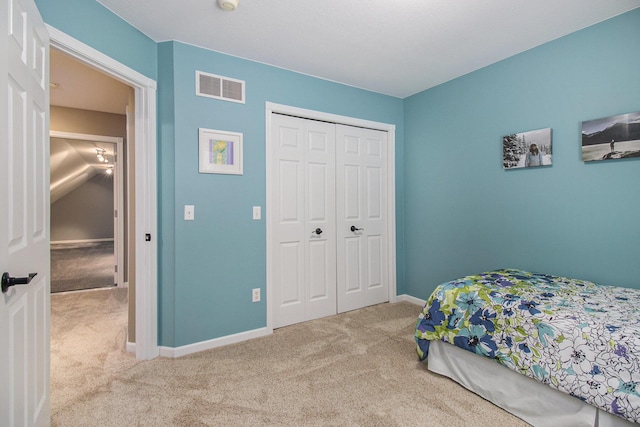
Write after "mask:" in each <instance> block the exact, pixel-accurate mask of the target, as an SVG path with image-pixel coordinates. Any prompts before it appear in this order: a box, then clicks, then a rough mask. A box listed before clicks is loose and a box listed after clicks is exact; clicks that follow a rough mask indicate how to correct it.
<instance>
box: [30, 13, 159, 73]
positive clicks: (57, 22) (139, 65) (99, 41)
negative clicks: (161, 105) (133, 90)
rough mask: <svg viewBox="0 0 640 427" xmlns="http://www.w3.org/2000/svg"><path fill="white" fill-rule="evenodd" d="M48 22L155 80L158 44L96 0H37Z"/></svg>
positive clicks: (43, 16) (43, 17) (45, 20)
mask: <svg viewBox="0 0 640 427" xmlns="http://www.w3.org/2000/svg"><path fill="white" fill-rule="evenodd" d="M35 2H36V5H37V6H38V10H39V11H40V14H41V15H42V19H44V22H45V23H47V24H48V25H51V26H52V27H55V28H56V29H58V30H60V31H62V32H64V33H65V34H67V35H69V36H71V37H73V38H75V39H77V40H80V41H81V42H83V43H84V44H86V45H89V46H91V47H92V48H94V49H96V50H98V51H100V52H102V53H104V54H105V55H107V56H109V57H111V58H113V59H115V60H116V61H118V62H121V63H122V64H125V65H126V66H128V67H130V68H132V69H134V70H136V71H137V72H139V73H140V74H143V75H145V76H147V77H149V78H151V79H153V80H156V79H157V52H156V50H157V47H156V46H157V45H156V43H155V42H154V41H153V40H151V39H150V38H149V37H147V36H146V35H144V34H143V33H141V32H140V31H139V30H137V29H136V28H134V27H132V26H131V25H129V24H128V23H127V22H125V21H124V20H122V19H121V18H120V17H118V16H117V15H115V14H113V13H112V12H111V11H109V10H108V9H106V8H105V7H104V6H102V5H101V4H99V3H98V2H96V1H95V0H55V1H54V0H35Z"/></svg>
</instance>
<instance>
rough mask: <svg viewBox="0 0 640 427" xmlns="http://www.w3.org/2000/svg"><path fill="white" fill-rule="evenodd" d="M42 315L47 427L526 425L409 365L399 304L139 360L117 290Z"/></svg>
mask: <svg viewBox="0 0 640 427" xmlns="http://www.w3.org/2000/svg"><path fill="white" fill-rule="evenodd" d="M123 291H124V292H123ZM51 306H52V314H51V318H52V328H51V334H52V336H51V343H52V344H51V347H52V350H51V375H52V380H51V404H52V425H53V426H85V425H87V426H88V425H91V426H97V425H99V426H478V425H500V426H525V425H527V424H525V423H524V422H523V421H521V420H519V419H517V418H515V417H513V416H512V415H510V414H508V413H507V412H505V411H503V410H501V409H499V408H497V407H496V406H494V405H493V404H491V403H489V402H487V401H485V400H483V399H482V398H480V397H478V396H476V395H474V394H472V393H471V392H469V391H467V390H466V389H464V388H462V387H461V386H459V385H458V384H456V383H454V382H453V381H451V380H449V379H447V378H444V377H440V376H438V375H435V374H433V373H431V372H429V371H428V370H427V369H426V366H425V364H422V363H419V362H418V361H417V356H416V353H415V348H414V345H415V344H414V341H413V328H414V323H415V319H416V317H417V315H418V312H419V311H420V307H418V306H415V305H412V304H409V303H397V304H381V305H378V306H373V307H368V308H365V309H362V310H356V311H352V312H349V313H344V314H341V315H337V316H332V317H329V318H325V319H319V320H314V321H311V322H306V323H302V324H298V325H293V326H289V327H286V328H282V329H278V330H276V331H275V332H274V334H273V335H271V336H267V337H263V338H258V339H254V340H251V341H247V342H243V343H240V344H235V345H230V346H226V347H221V348H217V349H212V350H208V351H203V352H200V353H196V354H192V355H189V356H185V357H182V358H179V359H167V358H161V357H160V358H157V359H155V360H151V361H143V362H139V361H136V360H135V359H134V358H133V356H132V355H130V354H127V353H126V352H125V341H126V334H125V332H126V289H118V288H114V289H107V290H98V291H89V292H80V293H69V294H58V295H53V296H52V297H51Z"/></svg>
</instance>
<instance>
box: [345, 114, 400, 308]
mask: <svg viewBox="0 0 640 427" xmlns="http://www.w3.org/2000/svg"><path fill="white" fill-rule="evenodd" d="M336 133H337V137H336V146H337V149H336V152H337V155H336V169H337V171H338V176H337V226H336V227H337V234H338V236H337V239H338V247H337V268H338V273H337V274H338V276H337V280H338V313H343V312H345V311H349V310H355V309H357V308H362V307H367V306H370V305H374V304H379V303H382V302H386V301H388V300H389V282H388V266H389V260H388V256H387V241H386V240H387V214H386V213H387V159H386V153H387V132H383V131H379V130H372V129H364V128H359V127H353V126H344V125H336Z"/></svg>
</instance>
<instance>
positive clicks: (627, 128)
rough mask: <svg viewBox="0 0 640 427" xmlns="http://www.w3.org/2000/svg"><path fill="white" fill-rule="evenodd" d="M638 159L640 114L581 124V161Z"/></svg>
mask: <svg viewBox="0 0 640 427" xmlns="http://www.w3.org/2000/svg"><path fill="white" fill-rule="evenodd" d="M633 157H640V112H637V113H628V114H620V115H618V116H610V117H604V118H602V119H596V120H589V121H586V122H582V161H584V162H591V161H595V160H612V159H628V158H633Z"/></svg>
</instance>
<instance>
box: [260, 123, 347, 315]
mask: <svg viewBox="0 0 640 427" xmlns="http://www.w3.org/2000/svg"><path fill="white" fill-rule="evenodd" d="M271 132H272V134H271V138H272V143H273V144H274V150H275V153H274V156H273V160H272V161H273V162H274V163H273V165H272V170H273V171H274V174H275V176H274V182H275V188H274V194H273V204H274V206H275V208H274V210H273V215H272V217H271V218H270V221H272V228H273V229H274V230H275V232H276V238H275V239H274V241H273V242H272V244H273V245H274V247H273V248H272V253H273V254H274V256H273V264H272V266H273V268H272V269H271V271H272V273H273V278H272V283H274V289H273V293H272V298H273V307H274V312H273V313H274V314H273V322H274V327H281V326H286V325H290V324H294V323H299V322H303V321H306V320H311V319H316V318H319V317H325V316H329V315H332V314H335V313H336V240H335V236H336V234H335V128H334V125H333V124H330V123H323V122H317V121H312V120H303V119H299V118H294V117H289V116H283V115H273V117H272V127H271Z"/></svg>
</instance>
